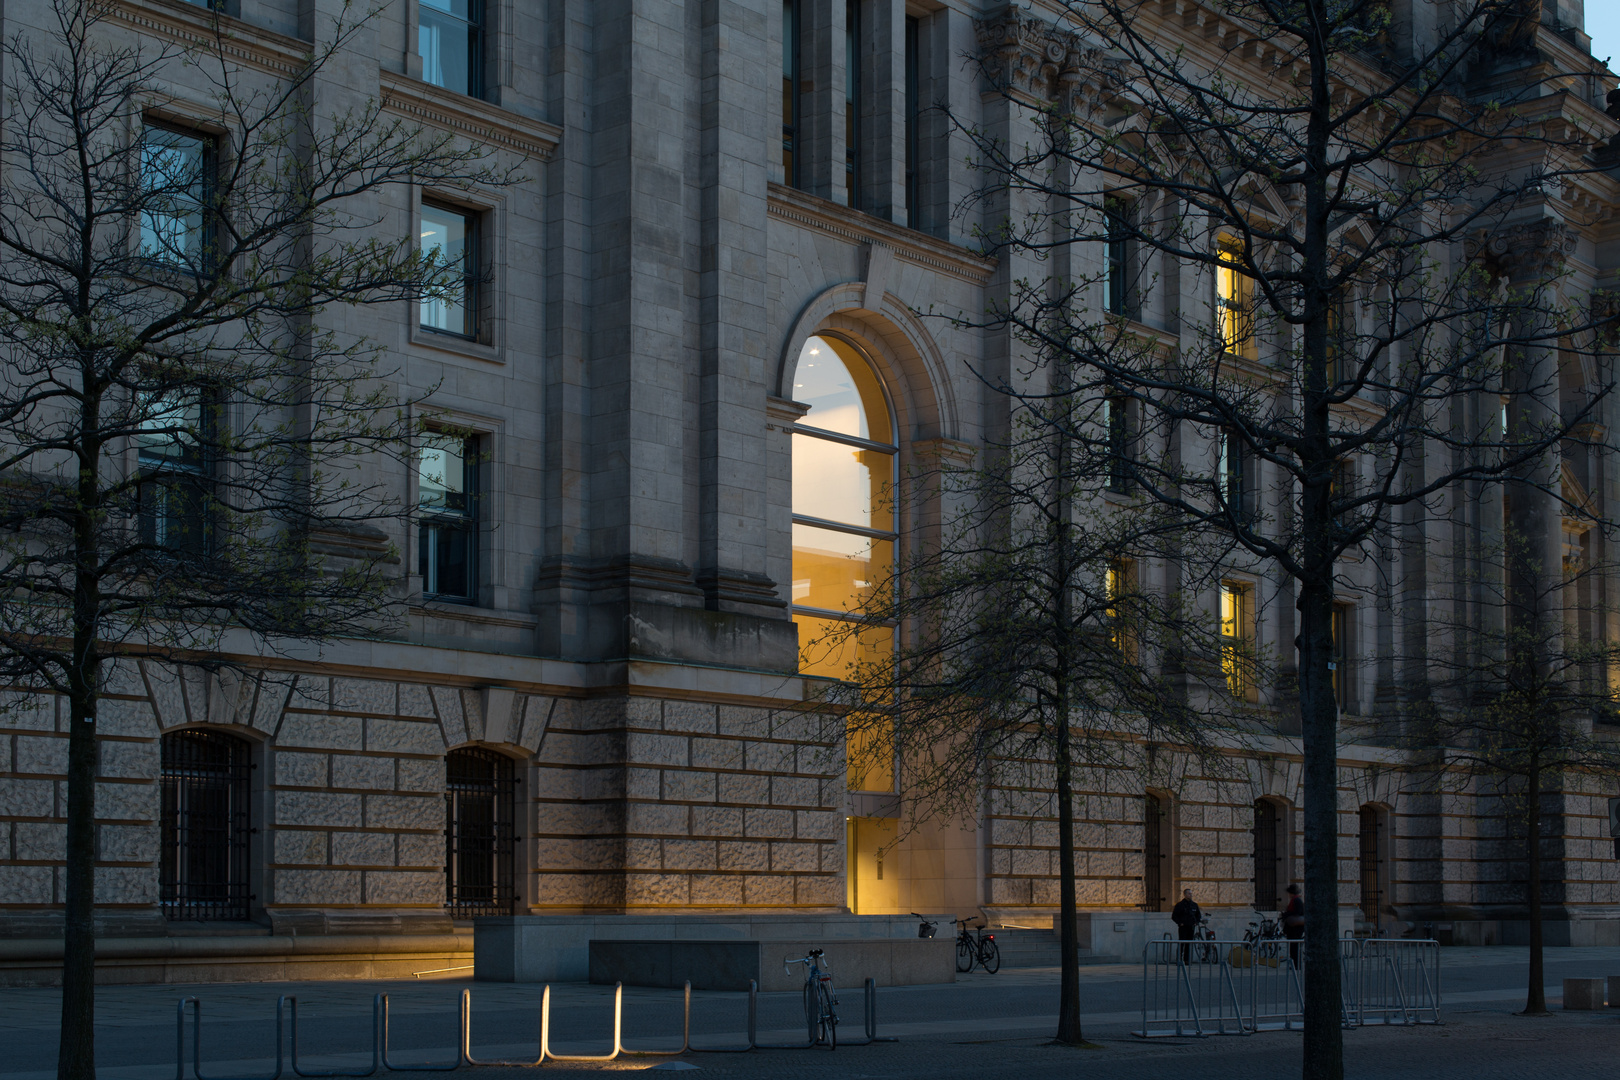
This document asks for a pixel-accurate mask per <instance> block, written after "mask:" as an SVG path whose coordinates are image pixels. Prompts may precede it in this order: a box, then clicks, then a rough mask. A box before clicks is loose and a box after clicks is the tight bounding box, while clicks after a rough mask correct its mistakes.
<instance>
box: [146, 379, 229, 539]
mask: <svg viewBox="0 0 1620 1080" xmlns="http://www.w3.org/2000/svg"><path fill="white" fill-rule="evenodd" d="M212 414H213V410H212V409H211V408H210V407H209V405H208V403H207V401H206V399H205V397H204V395H203V394H202V393H200V392H196V391H169V392H166V393H161V394H146V395H143V397H142V398H141V405H140V416H139V419H138V421H137V426H136V431H137V434H136V436H135V447H136V458H137V463H138V467H139V469H140V474H141V481H140V486H139V488H138V489H137V490H138V499H139V520H140V530H141V542H142V543H146V544H151V545H153V546H155V547H160V548H167V549H169V550H170V551H174V552H178V553H183V554H187V555H202V554H205V553H206V552H207V550H208V459H207V454H206V451H205V447H206V446H207V443H208V431H207V427H206V425H208V424H211V423H212Z"/></svg>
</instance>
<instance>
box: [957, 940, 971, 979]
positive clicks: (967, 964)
mask: <svg viewBox="0 0 1620 1080" xmlns="http://www.w3.org/2000/svg"><path fill="white" fill-rule="evenodd" d="M956 970H957V971H959V972H968V971H972V970H973V942H971V941H963V940H962V939H961V938H957V939H956Z"/></svg>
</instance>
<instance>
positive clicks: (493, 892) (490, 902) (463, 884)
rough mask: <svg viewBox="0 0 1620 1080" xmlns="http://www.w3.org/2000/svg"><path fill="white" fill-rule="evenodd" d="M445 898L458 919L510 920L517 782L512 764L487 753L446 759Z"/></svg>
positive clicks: (457, 753) (478, 750)
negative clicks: (487, 917)
mask: <svg viewBox="0 0 1620 1080" xmlns="http://www.w3.org/2000/svg"><path fill="white" fill-rule="evenodd" d="M445 773H446V778H445V779H446V784H445V796H444V797H445V802H446V804H447V805H446V828H445V849H446V850H445V875H446V878H447V881H446V883H445V884H446V888H445V896H446V901H447V906H448V907H449V909H450V914H451V916H452V917H453V918H458V919H470V918H473V917H475V916H479V915H510V914H511V913H512V903H513V899H514V896H515V893H514V889H513V880H512V861H513V859H512V856H513V846H514V844H515V843H516V842H517V838H516V835H515V831H514V829H513V821H514V818H515V816H516V815H515V810H516V805H515V802H516V800H515V797H514V795H515V791H516V787H517V781H516V777H515V775H514V770H513V767H512V759H511V758H508V757H505V756H504V755H501V754H497V753H495V752H494V751H492V750H485V749H482V748H481V747H471V748H468V749H465V750H452V751H450V753H449V754H448V755H446V757H445Z"/></svg>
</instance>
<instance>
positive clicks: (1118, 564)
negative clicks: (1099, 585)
mask: <svg viewBox="0 0 1620 1080" xmlns="http://www.w3.org/2000/svg"><path fill="white" fill-rule="evenodd" d="M1107 588H1108V608H1107V615H1108V636H1109V639H1110V640H1111V641H1113V643H1114V648H1116V649H1118V650H1119V652H1120V655H1121V656H1123V657H1124V658H1125V660H1126V662H1128V663H1135V662H1136V636H1135V635H1134V634H1133V633H1131V628H1130V626H1129V625H1127V621H1128V614H1129V613H1128V610H1127V608H1126V604H1127V603H1128V600H1129V597H1130V595H1131V594H1132V593H1133V592H1135V591H1136V567H1135V565H1134V564H1133V563H1132V562H1131V561H1130V560H1129V559H1114V560H1113V561H1111V562H1110V563H1109V564H1108V581H1107Z"/></svg>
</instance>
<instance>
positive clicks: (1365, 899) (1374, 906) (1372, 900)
mask: <svg viewBox="0 0 1620 1080" xmlns="http://www.w3.org/2000/svg"><path fill="white" fill-rule="evenodd" d="M1378 818H1379V813H1378V808H1377V807H1376V806H1363V807H1362V808H1361V914H1362V916H1363V917H1364V918H1366V920H1367V921H1368V922H1370V923H1374V924H1376V923H1377V922H1378V913H1379V912H1380V911H1381V910H1383V890H1382V889H1381V888H1379V884H1380V883H1379V880H1378V877H1379V875H1378V864H1379V862H1380V859H1379V855H1380V854H1381V853H1382V852H1381V850H1380V848H1381V845H1380V844H1379V839H1380V837H1379V835H1378V828H1379V825H1380V822H1379V820H1378Z"/></svg>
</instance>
